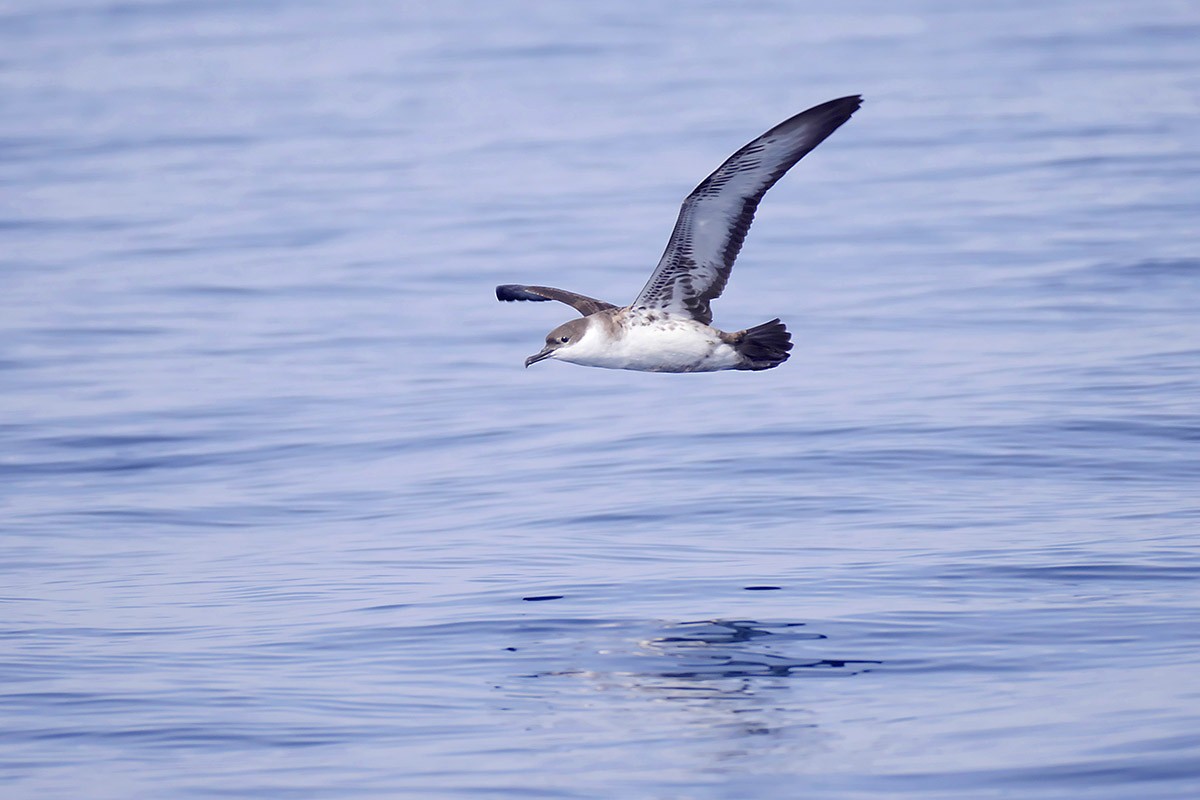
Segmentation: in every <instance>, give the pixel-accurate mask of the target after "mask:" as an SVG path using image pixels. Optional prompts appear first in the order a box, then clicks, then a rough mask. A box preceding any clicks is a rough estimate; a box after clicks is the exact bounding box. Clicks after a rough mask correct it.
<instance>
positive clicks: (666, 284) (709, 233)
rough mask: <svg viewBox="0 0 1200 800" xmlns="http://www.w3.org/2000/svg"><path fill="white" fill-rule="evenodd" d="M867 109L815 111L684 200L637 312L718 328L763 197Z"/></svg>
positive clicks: (854, 104) (851, 103) (737, 157)
mask: <svg viewBox="0 0 1200 800" xmlns="http://www.w3.org/2000/svg"><path fill="white" fill-rule="evenodd" d="M861 105H862V98H861V97H860V96H858V95H854V96H853V97H843V98H840V99H838V100H830V101H829V102H828V103H822V104H821V105H819V106H814V107H813V108H810V109H808V110H807V111H802V112H801V113H799V114H797V115H796V116H794V117H792V118H791V119H789V120H786V121H784V122H781V123H780V124H778V125H776V126H775V127H774V128H772V129H771V130H769V131H767V132H766V133H764V134H763V135H762V136H760V137H758V138H757V139H755V140H754V141H752V142H750V143H749V144H747V145H746V146H745V147H743V148H742V149H741V150H738V151H737V152H736V153H734V154H733V155H732V156H730V157H729V159H728V160H727V161H726V162H725V163H724V164H722V165H721V166H719V167H718V168H717V170H716V172H714V173H713V174H712V175H709V176H708V177H707V178H705V179H704V180H703V181H702V182H701V183H700V185H699V186H697V187H696V188H695V189H694V190H693V191H692V193H691V194H690V195H688V197H687V199H686V200H684V201H683V207H682V208H681V209H680V210H679V219H678V220H676V222H675V230H674V231H672V232H671V239H670V240H669V241H668V242H667V249H666V251H665V252H664V253H663V256H662V259H661V260H660V261H659V262H658V266H657V267H656V268H655V269H654V272H653V273H652V274H651V275H650V280H649V281H648V282H647V283H646V286H645V287H644V288H643V289H642V291H641V294H639V295H638V296H637V299H636V300H634V301H633V305H634V306H635V307H639V306H641V307H647V308H661V309H665V310H667V311H670V312H672V313H679V314H687V315H689V316H691V317H692V318H693V319H696V320H699V321H700V322H703V323H704V324H706V325H707V324H708V323H710V322H712V309H711V308H710V307H709V304H710V303H711V301H712V300H713V299H714V298H716V297H719V296H720V294H721V292H722V291H723V290H724V289H725V284H726V282H728V280H729V273H730V271H731V270H732V269H733V262H734V260H735V259H736V258H737V255H738V252H739V251H740V250H741V249H742V242H743V241H745V239H746V232H747V231H749V230H750V223H751V222H753V221H754V211H755V209H757V208H758V203H759V201H760V200H762V198H763V195H764V194H766V193H767V190H768V189H770V188H771V187H772V186H774V185H775V182H776V181H778V180H779V179H780V178H781V177H783V174H784V173H785V172H787V171H788V170H789V169H791V168H792V167H793V166H794V165H795V164H796V162H797V161H799V160H800V159H802V158H804V156H805V155H807V154H808V153H809V152H811V151H812V149H813V148H814V147H816V146H817V145H819V144H820V143H821V142H823V141H824V140H825V138H826V137H827V136H829V134H831V133H833V132H834V131H835V130H837V129H838V127H839V126H840V125H841V124H842V123H843V122H845V121H846V120H848V119H850V115H851V114H853V113H854V112H855V111H857V110H858V108H859V106H861Z"/></svg>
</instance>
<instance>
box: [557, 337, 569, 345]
mask: <svg viewBox="0 0 1200 800" xmlns="http://www.w3.org/2000/svg"><path fill="white" fill-rule="evenodd" d="M558 340H559V341H560V342H562V343H563V344H566V343H567V342H569V341H571V337H570V336H560V337H558Z"/></svg>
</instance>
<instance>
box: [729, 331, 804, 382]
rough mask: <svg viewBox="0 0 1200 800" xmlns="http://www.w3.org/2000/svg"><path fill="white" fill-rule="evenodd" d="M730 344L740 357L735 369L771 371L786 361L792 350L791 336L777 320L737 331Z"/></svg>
mask: <svg viewBox="0 0 1200 800" xmlns="http://www.w3.org/2000/svg"><path fill="white" fill-rule="evenodd" d="M730 339H731V341H730V344H732V345H733V346H734V348H735V349H736V350H737V351H738V353H739V354H740V355H741V356H742V363H741V364H740V365H738V367H737V369H753V370H760V369H771V368H772V367H778V366H779V365H780V364H782V363H783V362H785V361H787V360H788V356H789V355H790V353H788V351H789V350H791V349H792V335H791V334H790V333H788V329H787V326H785V325H784V324H783V323H782V322H780V321H779V320H778V319H773V320H771V321H770V322H764V323H763V324H762V325H755V326H754V327H753V328H747V329H746V330H744V331H738V332H737V333H735V334H733V335H732V336H731V337H730Z"/></svg>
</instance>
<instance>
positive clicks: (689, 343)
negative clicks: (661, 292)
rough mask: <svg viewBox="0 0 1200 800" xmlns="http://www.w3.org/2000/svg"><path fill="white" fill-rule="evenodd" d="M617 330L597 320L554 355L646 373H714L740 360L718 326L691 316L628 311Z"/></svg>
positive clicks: (593, 364) (609, 367)
mask: <svg viewBox="0 0 1200 800" xmlns="http://www.w3.org/2000/svg"><path fill="white" fill-rule="evenodd" d="M618 319H619V320H620V321H621V322H622V323H624V324H621V325H618V326H617V327H616V330H615V331H614V332H613V333H615V335H613V334H611V333H610V332H609V329H608V328H607V327H605V326H603V325H601V324H600V323H599V321H597V322H596V323H595V324H593V325H591V326H589V328H588V331H587V333H586V334H584V336H583V338H582V339H580V341H579V342H578V343H576V344H574V345H572V346H570V347H564V348H562V349H561V350H560V351H558V352H557V353H556V354H555V356H556V357H557V358H559V359H560V360H562V361H570V362H572V363H575V364H583V365H585V366H589V367H607V368H608V369H633V370H641V371H643V372H712V371H716V370H722V369H730V368H731V367H733V366H735V365H736V364H737V363H738V362H739V361H740V356H739V355H738V354H737V352H736V351H735V350H734V349H733V348H732V347H730V346H729V345H727V344H725V343H724V342H722V341H721V337H720V333H719V332H718V331H717V330H715V329H714V328H710V327H709V326H707V325H704V324H701V323H699V322H696V321H695V320H692V319H686V318H679V317H672V316H668V315H664V314H663V312H661V311H656V312H653V313H651V314H638V313H637V312H630V313H629V314H627V315H623V316H622V317H619V318H618Z"/></svg>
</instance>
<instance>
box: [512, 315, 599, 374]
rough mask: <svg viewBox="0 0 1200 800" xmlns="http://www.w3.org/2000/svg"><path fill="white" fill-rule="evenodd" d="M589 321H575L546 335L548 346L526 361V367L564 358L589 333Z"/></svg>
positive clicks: (560, 326) (564, 324) (566, 323)
mask: <svg viewBox="0 0 1200 800" xmlns="http://www.w3.org/2000/svg"><path fill="white" fill-rule="evenodd" d="M587 327H588V321H587V319H586V318H585V319H573V320H571V321H570V322H564V323H563V324H562V325H559V326H558V327H557V328H555V329H554V330H552V331H550V332H549V333H548V334H546V346H545V347H543V348H542V350H541V352H539V353H535V354H534V355H531V356H530V357H529V358H527V359H525V366H526V367H528V366H529V365H530V364H536V363H537V362H539V361H542V360H543V359H547V358H562V357H563V356H564V355H565V354H566V353H567V352H569V351H570V350H571V349H572V348H574V347H576V346H577V345H578V344H579V340H580V339H582V338H583V334H584V333H585V332H586V331H587Z"/></svg>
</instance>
